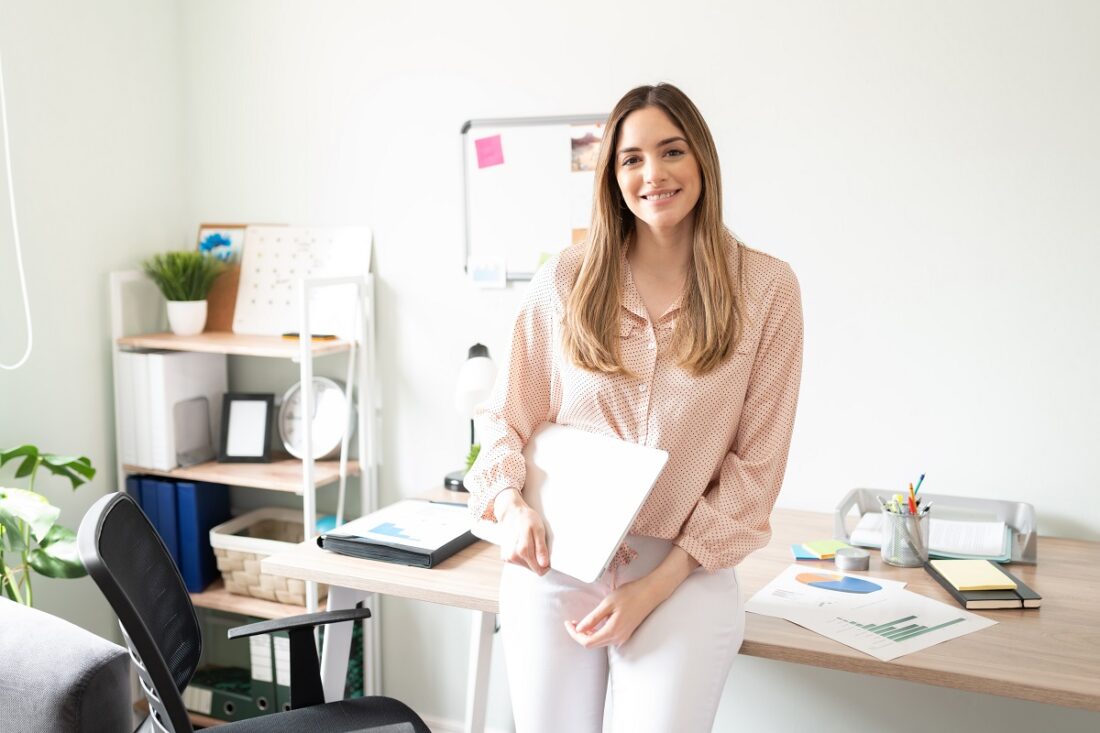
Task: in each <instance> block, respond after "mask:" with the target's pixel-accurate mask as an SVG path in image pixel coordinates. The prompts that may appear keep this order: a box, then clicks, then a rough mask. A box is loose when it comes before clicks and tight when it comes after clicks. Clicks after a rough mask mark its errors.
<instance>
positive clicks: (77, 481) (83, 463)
mask: <svg viewBox="0 0 1100 733" xmlns="http://www.w3.org/2000/svg"><path fill="white" fill-rule="evenodd" d="M42 461H43V465H45V466H46V470H48V471H49V472H50V473H52V474H53V475H55V476H64V477H65V478H67V479H69V481H71V482H72V484H73V488H74V489H76V488H78V487H79V486H80V485H81V484H83V483H84V482H85V481H91V480H92V479H93V478H94V477H95V469H94V468H92V462H91V460H90V459H88V458H86V457H84V456H81V457H79V458H75V457H73V456H55V455H53V454H51V453H47V454H46V455H43V456H42Z"/></svg>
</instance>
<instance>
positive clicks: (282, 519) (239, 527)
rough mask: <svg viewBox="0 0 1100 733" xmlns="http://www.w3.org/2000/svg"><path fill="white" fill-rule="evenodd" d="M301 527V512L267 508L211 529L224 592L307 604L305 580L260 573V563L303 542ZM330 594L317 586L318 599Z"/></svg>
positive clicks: (323, 587) (300, 604) (324, 588)
mask: <svg viewBox="0 0 1100 733" xmlns="http://www.w3.org/2000/svg"><path fill="white" fill-rule="evenodd" d="M302 526H303V524H302V514H301V512H298V511H295V510H293V509H280V508H276V507H267V508H264V509H257V510H255V511H251V512H248V513H247V514H242V515H241V516H239V517H236V518H234V519H231V520H229V521H228V522H225V523H223V524H219V525H218V526H217V527H214V528H213V529H212V530H210V545H211V546H212V547H213V548H214V555H215V556H216V557H217V559H218V570H219V571H221V574H222V578H223V579H224V580H225V589H226V590H227V591H229V592H230V593H236V594H237V595H241V596H253V597H254V598H263V599H264V600H268V601H276V602H278V603H289V604H291V605H295V606H304V605H306V584H305V581H302V580H295V579H293V578H283V577H279V576H275V575H267V574H265V573H261V572H260V560H262V559H263V558H265V557H267V556H268V555H273V554H275V553H277V552H284V551H286V550H289V549H291V548H293V547H294V545H296V544H298V543H299V542H301V541H302V534H303V533H302ZM327 594H328V588H327V587H326V586H323V585H318V586H317V598H318V600H320V599H322V598H324V597H325V596H326V595H327Z"/></svg>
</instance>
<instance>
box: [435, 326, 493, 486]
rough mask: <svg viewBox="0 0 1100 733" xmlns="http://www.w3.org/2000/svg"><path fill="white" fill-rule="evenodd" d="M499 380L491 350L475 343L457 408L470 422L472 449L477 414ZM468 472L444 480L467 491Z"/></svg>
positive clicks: (463, 374) (465, 366)
mask: <svg viewBox="0 0 1100 733" xmlns="http://www.w3.org/2000/svg"><path fill="white" fill-rule="evenodd" d="M496 377H497V367H496V365H495V364H494V363H493V360H492V359H490V358H489V349H488V347H486V346H484V345H483V344H474V345H473V346H471V347H470V351H469V353H468V354H467V355H466V361H465V363H464V364H463V365H462V370H461V371H460V372H459V373H458V388H457V389H456V390H455V408H456V409H457V410H458V412H459V413H460V414H461V415H462V416H463V417H465V418H467V419H468V420H469V421H470V448H471V449H473V447H474V412H475V411H476V410H477V408H478V407H479V406H480V405H481V403H482V402H484V401H485V400H486V399H488V398H489V395H490V394H491V393H492V391H493V382H494V381H495V380H496ZM465 475H466V471H465V469H462V470H459V471H451V472H450V473H448V474H447V475H446V476H445V477H444V479H443V486H444V487H446V488H448V489H450V490H451V491H466V487H465V486H464V485H463V484H462V477H463V476H465Z"/></svg>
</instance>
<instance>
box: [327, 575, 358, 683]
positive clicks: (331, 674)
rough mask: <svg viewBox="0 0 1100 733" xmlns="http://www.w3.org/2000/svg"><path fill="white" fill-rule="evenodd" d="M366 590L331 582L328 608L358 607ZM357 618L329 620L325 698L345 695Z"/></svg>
mask: <svg viewBox="0 0 1100 733" xmlns="http://www.w3.org/2000/svg"><path fill="white" fill-rule="evenodd" d="M365 596H366V594H365V593H364V592H363V591H358V590H352V589H351V588H340V587H338V586H331V587H330V588H329V589H328V610H330V611H339V610H343V609H346V608H355V604H356V603H358V602H359V601H361V600H363V598H364V597H365ZM353 623H356V622H354V621H345V622H343V623H339V624H329V625H328V627H326V629H325V645H324V648H323V649H322V650H321V686H322V687H323V688H324V690H325V702H336V701H338V700H343V699H344V684H345V683H346V681H347V678H348V657H349V655H350V652H351V631H352V629H351V625H352V624H353Z"/></svg>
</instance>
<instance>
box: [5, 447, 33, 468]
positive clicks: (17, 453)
mask: <svg viewBox="0 0 1100 733" xmlns="http://www.w3.org/2000/svg"><path fill="white" fill-rule="evenodd" d="M21 456H35V457H37V456H38V448H37V447H36V446H33V445H31V444H29V443H28V444H26V445H19V446H16V447H15V448H9V449H7V450H6V451H0V466H3V465H4V464H5V463H7V462H8V461H10V460H12V459H15V458H19V457H21Z"/></svg>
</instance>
